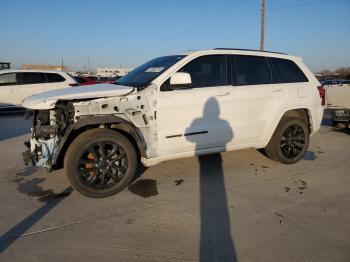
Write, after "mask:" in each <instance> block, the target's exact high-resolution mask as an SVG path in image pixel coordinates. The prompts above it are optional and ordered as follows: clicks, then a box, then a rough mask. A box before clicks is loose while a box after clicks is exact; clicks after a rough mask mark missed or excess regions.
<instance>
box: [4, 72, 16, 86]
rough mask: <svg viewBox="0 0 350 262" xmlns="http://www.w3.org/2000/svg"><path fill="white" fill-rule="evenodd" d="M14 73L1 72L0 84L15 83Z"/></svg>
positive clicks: (9, 84) (8, 84)
mask: <svg viewBox="0 0 350 262" xmlns="http://www.w3.org/2000/svg"><path fill="white" fill-rule="evenodd" d="M16 83H17V82H16V74H15V73H10V74H1V75H0V86H11V85H16Z"/></svg>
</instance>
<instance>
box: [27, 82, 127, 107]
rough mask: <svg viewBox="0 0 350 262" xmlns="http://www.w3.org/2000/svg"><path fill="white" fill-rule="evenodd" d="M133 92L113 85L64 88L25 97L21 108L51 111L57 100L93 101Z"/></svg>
mask: <svg viewBox="0 0 350 262" xmlns="http://www.w3.org/2000/svg"><path fill="white" fill-rule="evenodd" d="M132 90H133V88H132V87H130V86H120V85H113V84H96V85H88V86H79V87H65V88H60V89H55V90H51V91H47V92H43V93H39V94H35V95H32V96H29V97H27V98H26V99H24V100H23V102H22V107H24V108H28V109H38V110H40V109H52V108H54V107H55V104H56V102H57V101H58V100H60V101H68V100H79V99H95V98H102V97H112V96H122V95H125V94H127V93H129V92H131V91H132Z"/></svg>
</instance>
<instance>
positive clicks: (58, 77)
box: [46, 73, 66, 83]
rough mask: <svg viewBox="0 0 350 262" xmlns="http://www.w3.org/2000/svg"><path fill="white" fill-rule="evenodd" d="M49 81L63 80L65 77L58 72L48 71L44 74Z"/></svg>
mask: <svg viewBox="0 0 350 262" xmlns="http://www.w3.org/2000/svg"><path fill="white" fill-rule="evenodd" d="M46 77H47V79H48V80H49V82H50V83H57V82H64V81H65V80H66V79H65V78H64V77H63V76H61V75H60V74H54V73H48V74H46Z"/></svg>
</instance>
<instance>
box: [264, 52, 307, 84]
mask: <svg viewBox="0 0 350 262" xmlns="http://www.w3.org/2000/svg"><path fill="white" fill-rule="evenodd" d="M270 61H271V63H272V65H273V68H274V69H275V71H276V73H277V82H278V83H297V82H308V79H307V78H306V76H305V75H304V73H303V72H302V71H301V70H300V68H299V67H298V66H297V65H296V64H295V63H294V62H293V61H291V60H287V59H281V58H273V57H271V58H270Z"/></svg>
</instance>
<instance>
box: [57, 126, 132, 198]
mask: <svg viewBox="0 0 350 262" xmlns="http://www.w3.org/2000/svg"><path fill="white" fill-rule="evenodd" d="M105 141H113V142H116V143H118V145H119V146H121V147H122V148H123V149H124V150H125V153H126V155H127V161H128V169H127V172H126V174H125V176H124V177H123V179H122V180H121V181H120V182H119V183H118V184H117V185H115V186H113V187H111V188H107V189H101V190H99V189H93V188H90V187H88V186H86V185H84V184H83V183H82V182H81V181H80V179H79V177H78V175H77V172H76V165H77V161H78V160H79V158H80V156H81V154H82V153H83V152H84V151H85V150H86V149H87V147H88V146H90V145H92V144H95V143H98V142H105ZM64 168H65V171H66V175H67V177H68V180H69V182H70V183H71V185H72V186H73V188H74V189H76V190H77V191H78V192H79V193H81V194H83V195H85V196H89V197H95V198H101V197H107V196H111V195H114V194H116V193H118V192H119V191H121V190H123V189H124V188H125V187H126V186H128V185H129V184H130V183H131V181H132V179H133V177H134V176H135V173H136V169H137V156H136V152H135V148H134V147H133V145H132V144H131V143H130V141H129V140H128V139H127V138H126V137H125V136H123V135H122V134H120V133H119V132H117V131H114V130H109V129H100V130H99V129H97V130H89V131H86V132H84V133H82V134H81V135H79V136H78V137H77V138H76V139H75V140H74V141H73V143H72V144H71V145H70V146H69V148H68V150H67V153H66V155H65V159H64Z"/></svg>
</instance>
